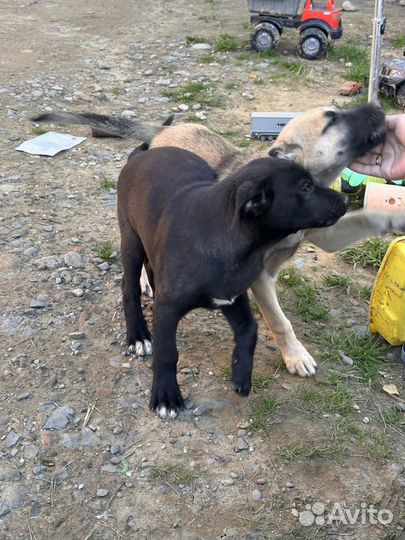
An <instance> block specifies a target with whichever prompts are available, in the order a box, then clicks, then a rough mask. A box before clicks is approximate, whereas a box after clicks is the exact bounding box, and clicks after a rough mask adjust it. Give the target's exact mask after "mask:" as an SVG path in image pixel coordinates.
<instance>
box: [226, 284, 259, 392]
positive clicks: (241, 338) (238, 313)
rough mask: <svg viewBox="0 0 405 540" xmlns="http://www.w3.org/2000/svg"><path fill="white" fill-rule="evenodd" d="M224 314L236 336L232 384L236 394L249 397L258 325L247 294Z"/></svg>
mask: <svg viewBox="0 0 405 540" xmlns="http://www.w3.org/2000/svg"><path fill="white" fill-rule="evenodd" d="M221 310H222V313H223V314H224V316H225V317H226V319H227V320H228V322H229V324H230V326H231V328H232V330H233V334H234V339H235V348H234V350H233V354H232V383H233V387H234V389H235V392H237V393H238V394H241V395H242V396H247V395H249V392H250V389H251V386H252V369H253V355H254V352H255V348H256V341H257V324H256V321H255V320H254V318H253V315H252V312H251V309H250V305H249V299H248V295H247V293H244V294H241V295H240V296H238V297H237V299H236V300H235V303H234V304H232V305H230V306H223V307H222V308H221Z"/></svg>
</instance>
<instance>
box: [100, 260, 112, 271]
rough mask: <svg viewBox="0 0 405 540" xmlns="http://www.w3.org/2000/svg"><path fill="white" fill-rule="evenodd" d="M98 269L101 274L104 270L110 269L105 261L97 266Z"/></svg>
mask: <svg viewBox="0 0 405 540" xmlns="http://www.w3.org/2000/svg"><path fill="white" fill-rule="evenodd" d="M98 267H99V269H100V270H101V271H102V272H105V271H106V270H108V269H109V268H110V265H109V264H108V262H107V261H104V262H102V263H101V264H99V265H98Z"/></svg>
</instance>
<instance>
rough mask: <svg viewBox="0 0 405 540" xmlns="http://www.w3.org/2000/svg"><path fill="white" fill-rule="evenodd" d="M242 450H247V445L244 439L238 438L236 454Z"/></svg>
mask: <svg viewBox="0 0 405 540" xmlns="http://www.w3.org/2000/svg"><path fill="white" fill-rule="evenodd" d="M243 450H249V445H248V443H247V442H246V441H245V439H243V438H240V439H238V446H237V448H236V452H242V451H243Z"/></svg>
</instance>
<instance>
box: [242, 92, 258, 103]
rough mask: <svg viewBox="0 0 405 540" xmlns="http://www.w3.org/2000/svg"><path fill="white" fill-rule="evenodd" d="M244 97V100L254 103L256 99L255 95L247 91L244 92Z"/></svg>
mask: <svg viewBox="0 0 405 540" xmlns="http://www.w3.org/2000/svg"><path fill="white" fill-rule="evenodd" d="M242 97H243V99H246V100H247V101H253V100H254V99H256V98H255V96H254V94H252V92H249V91H247V90H245V91H244V92H242Z"/></svg>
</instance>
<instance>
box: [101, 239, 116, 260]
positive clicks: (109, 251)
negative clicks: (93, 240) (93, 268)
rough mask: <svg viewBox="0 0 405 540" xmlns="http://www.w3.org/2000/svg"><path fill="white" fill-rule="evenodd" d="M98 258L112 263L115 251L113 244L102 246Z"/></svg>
mask: <svg viewBox="0 0 405 540" xmlns="http://www.w3.org/2000/svg"><path fill="white" fill-rule="evenodd" d="M97 256H98V257H100V259H103V261H107V262H108V261H110V260H111V259H113V258H114V251H113V247H112V244H111V242H104V244H101V246H100V247H99V248H98V251H97Z"/></svg>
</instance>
